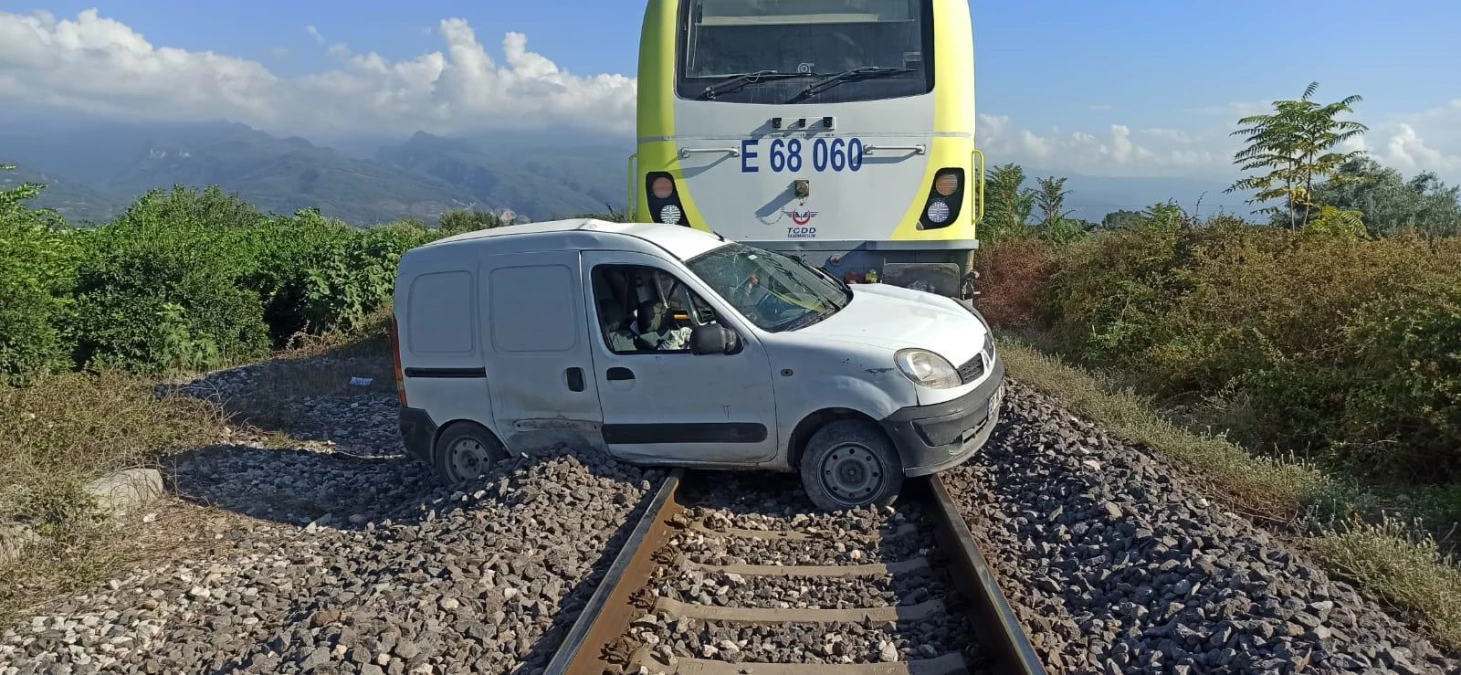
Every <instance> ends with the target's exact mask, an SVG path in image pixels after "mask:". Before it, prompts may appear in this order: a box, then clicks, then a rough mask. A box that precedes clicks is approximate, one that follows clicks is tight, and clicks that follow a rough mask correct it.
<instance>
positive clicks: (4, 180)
mask: <svg viewBox="0 0 1461 675" xmlns="http://www.w3.org/2000/svg"><path fill="white" fill-rule="evenodd" d="M0 163H3V162H0ZM23 183H38V184H40V185H43V186H45V187H44V189H42V190H41V196H40V197H39V198H37V199H36V201H35V204H36V205H37V206H43V207H45V208H49V209H54V210H55V211H56V212H57V213H59V214H61V215H62V216H63V217H65V218H66V220H67V222H72V223H82V222H84V221H91V222H93V223H104V222H107V221H108V220H111V219H113V218H115V217H117V215H119V214H120V213H121V212H122V211H123V210H125V209H126V208H127V204H128V201H127V200H125V199H122V198H120V197H116V196H114V195H108V194H103V193H101V192H97V191H96V190H93V189H91V188H89V187H87V186H85V185H82V184H80V183H77V182H74V181H71V180H68V179H66V178H63V177H61V176H56V175H52V174H48V173H46V172H44V171H36V170H34V169H30V168H26V167H23V166H22V167H16V170H14V171H0V190H9V189H12V188H15V187H18V186H20V185H21V184H23Z"/></svg>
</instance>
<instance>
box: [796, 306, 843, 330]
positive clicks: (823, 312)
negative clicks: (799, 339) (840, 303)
mask: <svg viewBox="0 0 1461 675" xmlns="http://www.w3.org/2000/svg"><path fill="white" fill-rule="evenodd" d="M839 309H841V308H839V307H837V306H835V305H834V306H832V307H824V308H822V309H819V310H815V311H811V312H807V313H806V314H803V315H801V316H799V317H797V318H795V319H792V320H791V321H789V322H787V324H786V327H785V328H784V329H783V330H800V329H802V328H806V327H807V326H810V325H812V324H814V323H816V322H818V321H821V320H822V319H825V318H827V317H829V316H832V315H833V314H836V313H837V312H838V310H839Z"/></svg>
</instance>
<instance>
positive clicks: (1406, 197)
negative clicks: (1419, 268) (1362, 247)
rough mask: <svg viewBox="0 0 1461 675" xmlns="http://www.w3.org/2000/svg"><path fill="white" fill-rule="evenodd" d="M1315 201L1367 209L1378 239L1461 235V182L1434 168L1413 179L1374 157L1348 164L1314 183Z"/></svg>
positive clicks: (1369, 224)
mask: <svg viewBox="0 0 1461 675" xmlns="http://www.w3.org/2000/svg"><path fill="white" fill-rule="evenodd" d="M1314 202H1315V203H1318V204H1324V205H1328V206H1334V207H1336V208H1338V209H1341V210H1346V211H1359V212H1361V213H1362V214H1363V218H1364V223H1365V229H1366V230H1367V231H1368V232H1369V233H1370V234H1372V235H1374V236H1377V237H1384V236H1390V235H1395V234H1399V233H1401V232H1420V233H1422V234H1427V235H1431V236H1450V235H1456V234H1461V186H1454V185H1453V186H1448V185H1446V184H1445V183H1444V182H1442V181H1441V180H1440V178H1438V177H1437V176H1436V175H1435V174H1434V173H1430V172H1423V173H1420V174H1416V176H1415V177H1413V178H1411V179H1410V180H1408V181H1407V180H1405V178H1404V177H1403V176H1401V174H1400V172H1399V171H1396V170H1395V169H1392V168H1390V167H1386V166H1383V165H1381V164H1380V163H1379V162H1376V161H1375V160H1373V159H1370V158H1368V157H1361V158H1356V159H1353V160H1350V161H1348V162H1345V163H1344V165H1343V166H1341V167H1339V170H1338V171H1336V172H1335V174H1334V176H1333V177H1331V178H1330V179H1329V180H1327V181H1324V182H1323V183H1320V184H1318V185H1316V186H1314Z"/></svg>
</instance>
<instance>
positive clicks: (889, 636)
mask: <svg viewBox="0 0 1461 675" xmlns="http://www.w3.org/2000/svg"><path fill="white" fill-rule="evenodd" d="M630 633H631V635H632V636H633V637H634V638H635V639H637V640H639V641H640V642H642V643H647V644H650V645H652V646H653V647H652V648H653V649H655V650H659V654H660V655H661V656H662V657H664V656H668V655H666V654H665V653H664V652H665V651H666V650H668V651H669V652H670V654H672V655H673V656H674V657H676V658H687V657H688V658H701V659H710V660H715V661H726V662H730V663H757V662H759V663H819V664H827V663H832V664H836V663H843V664H847V663H892V662H897V661H916V660H921V659H929V658H934V657H936V656H940V655H943V654H949V653H953V652H961V653H964V654H965V655H966V656H967V657H969V660H970V661H971V662H978V657H977V655H978V649H977V647H976V646H975V640H974V636H973V633H972V632H971V631H970V629H969V625H968V620H967V619H965V618H964V615H963V614H956V615H947V616H945V615H940V616H936V617H932V618H929V619H926V620H923V621H904V622H899V623H896V624H895V623H882V622H873V621H866V622H859V623H827V624H815V623H809V624H776V625H761V624H740V623H725V622H719V621H688V620H685V619H676V620H671V619H669V618H668V617H654V621H653V623H652V624H651V622H650V618H648V617H647V618H645V619H640V620H638V621H637V622H636V624H635V625H634V626H632V627H631V628H630ZM665 660H668V659H665Z"/></svg>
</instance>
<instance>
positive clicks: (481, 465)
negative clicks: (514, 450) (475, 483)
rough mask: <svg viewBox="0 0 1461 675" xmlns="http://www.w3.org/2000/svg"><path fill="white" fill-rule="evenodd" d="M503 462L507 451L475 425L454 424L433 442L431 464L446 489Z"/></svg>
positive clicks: (484, 430) (489, 434)
mask: <svg viewBox="0 0 1461 675" xmlns="http://www.w3.org/2000/svg"><path fill="white" fill-rule="evenodd" d="M506 458H507V449H506V448H504V447H503V446H502V442H501V441H499V440H497V436H495V435H493V434H492V432H490V431H488V430H487V429H486V428H484V427H482V426H481V425H479V424H474V423H472V422H458V423H456V424H453V425H451V426H449V427H447V428H446V430H445V431H443V432H442V433H441V436H439V437H438V438H437V439H436V447H435V448H434V449H433V450H432V464H433V465H434V467H435V469H436V474H437V475H438V476H439V477H440V478H441V480H442V481H443V482H445V483H446V484H448V485H456V484H458V483H462V482H466V481H470V480H476V479H478V478H481V477H482V476H483V475H485V474H486V473H487V472H488V471H490V470H491V469H492V465H494V464H496V463H498V462H500V461H502V460H504V459H506Z"/></svg>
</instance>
